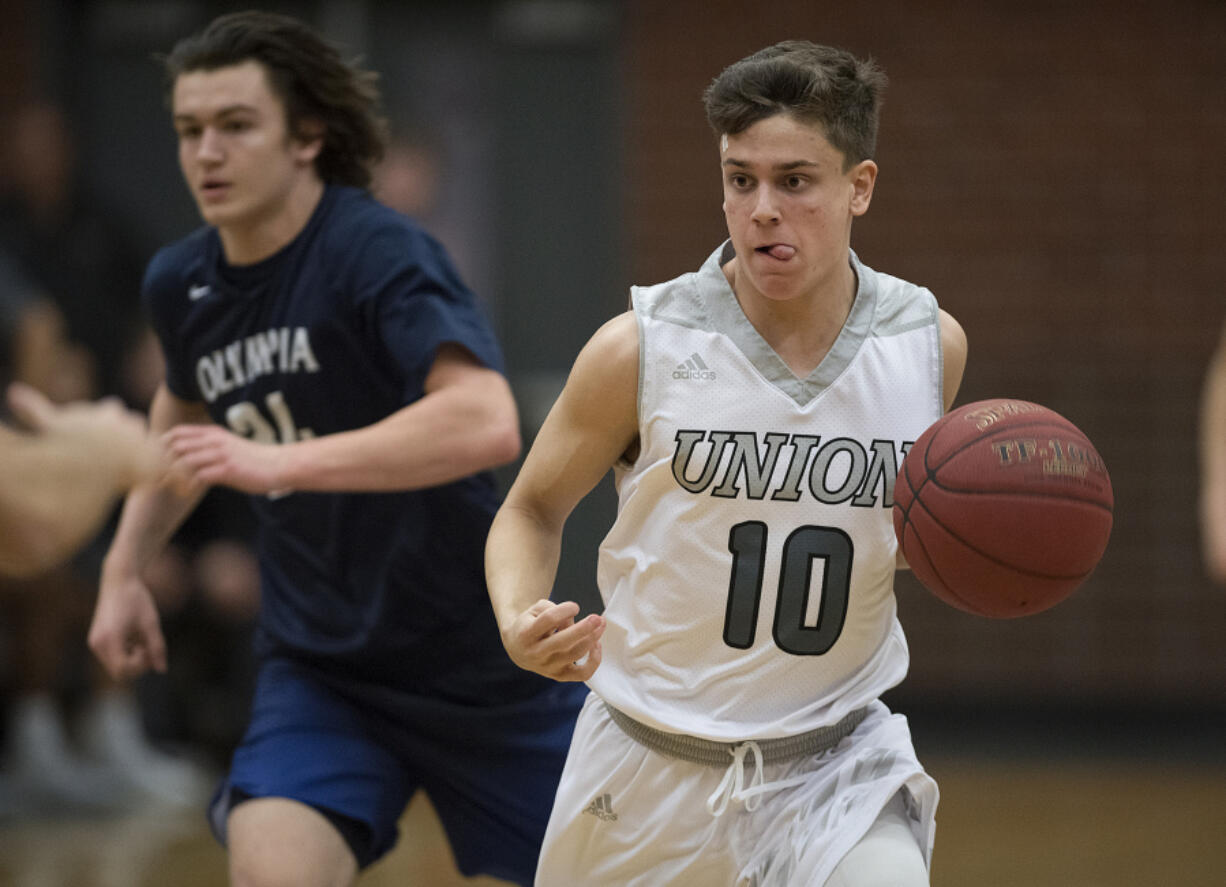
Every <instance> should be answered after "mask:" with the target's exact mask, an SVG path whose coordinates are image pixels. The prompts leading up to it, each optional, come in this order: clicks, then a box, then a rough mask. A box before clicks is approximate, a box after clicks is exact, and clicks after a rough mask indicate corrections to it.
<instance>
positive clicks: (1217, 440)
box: [1200, 328, 1226, 584]
mask: <svg viewBox="0 0 1226 887" xmlns="http://www.w3.org/2000/svg"><path fill="white" fill-rule="evenodd" d="M1200 469H1201V488H1200V518H1201V542H1202V546H1203V549H1204V555H1205V569H1206V570H1207V571H1208V573H1209V575H1210V576H1211V577H1212V578H1213V579H1214V581H1216V582H1219V583H1222V584H1226V328H1224V329H1223V331H1222V340H1221V341H1220V342H1219V343H1218V347H1217V350H1216V351H1215V352H1214V354H1213V357H1212V359H1211V360H1210V362H1209V369H1208V372H1207V373H1206V375H1205V384H1204V389H1203V391H1202V393H1201V408H1200Z"/></svg>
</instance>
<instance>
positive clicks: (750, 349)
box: [696, 240, 877, 407]
mask: <svg viewBox="0 0 1226 887" xmlns="http://www.w3.org/2000/svg"><path fill="white" fill-rule="evenodd" d="M735 255H736V253H735V251H734V250H733V248H732V241H731V240H728V241H725V242H724V243H723V244H722V245H721V246H720V247H719V249H717V250H715V252H713V253H712V254H711V256H710V257H709V258H708V259H707V260H706V262H704V263H703V265H702V267H701V268H700V269H699V270H698V272H697V281H696V282H697V284H698V289H699V292H700V293H701V294H702V296H701V299H702V301H703V302H704V303H705V308H706V313H707V321H708V323H709V324H710V327H711V329H712V330H713V331H715V332H718V333H721V334H723V335H725V336H727V337H728V338H729V339H730V340H731V341H732V343H733V344H734V345H736V347H737V349H738V350H740V352H741V353H742V354H744V355H745V358H746V359H747V360H748V361H749V362H750V363H751V364H753V366H754V368H755V369H757V371H758V372H759V373H761V374H762V376H763V378H765V379H766V380H767V381H768V382H770V383H771V384H772V385H774V386H775V387H776V388H778V389H779V390H780V391H782V392H783V393H784V394H786V395H787V396H788V397H790V398H791V399H792V400H794V401H795V402H796V403H797V404H798V405H799V406H802V407H803V406H805V405H806V404H808V403H809V402H811V401H812V400H813V398H815V397H817V396H818V395H819V394H821V393H822V392H823V391H825V390H826V389H827V388H829V387H830V385H831V384H833V383H834V380H835V379H837V378H838V377H839V376H840V375H841V374H842V372H843V370H845V369H846V368H847V366H848V365H849V364H850V363H851V361H852V359H853V358H854V357H855V356H856V353H857V352H858V351H859V350H860V346H861V345H862V344H863V343H864V340H865V339H866V338H868V335H869V330H870V329H871V327H872V320H873V312H874V310H875V306H876V295H877V294H876V291H875V288H874V287H873V285H872V283H871V275H870V274H867V273H865V268H864V266H863V265H862V264H861V263H860V260H859V258H857V256H856V254H855V252H854V251H853V252H851V253H850V261H851V267H852V270H853V271H854V272H855V274H856V298H855V301H854V302H853V303H852V306H851V311H850V313H849V314H848V315H847V320H846V321H844V323H843V328H842V329H841V330H840V331H839V334H838V336H837V337H836V338H835V340H834V344H833V345H831V346H830V350H829V351H828V352H826V356H825V357H824V358H822V362H821V363H819V364H818V365H817V366H816V367H814V369H813V371H812V372H811V373H809V375H808V376H805V377H804V378H800V377H798V376H797V375H796V374H795V373H793V372H792V369H791V368H790V367H789V366H788V365H787V363H785V362H784V360H783V358H781V357H780V356H779V355H778V353H776V351H775V349H774V348H772V347H771V346H770V344H769V343H768V342H767V341H766V340H765V339H764V338H762V335H761V333H759V332H758V331H757V329H756V328H755V327H754V325H753V324H752V323H750V321H749V318H748V317H746V316H745V311H744V309H742V308H741V303H740V302H739V301H737V298H736V294H735V293H733V291H732V286H731V284H729V283H728V278H727V277H725V276H724V270H723V266H724V265H725V264H727V263H728V262H729V261H730V260H731V259H732V258H733V256H735Z"/></svg>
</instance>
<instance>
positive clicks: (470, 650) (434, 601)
mask: <svg viewBox="0 0 1226 887" xmlns="http://www.w3.org/2000/svg"><path fill="white" fill-rule="evenodd" d="M144 298H145V301H146V306H147V308H148V310H149V314H150V317H151V319H152V322H153V325H154V328H155V329H156V331H157V334H158V337H159V338H160V339H161V342H162V346H163V349H164V351H165V354H166V364H167V366H166V383H167V386H168V387H169V389H170V391H171V392H172V393H173V394H174V395H176V396H177V397H179V398H182V399H184V400H188V401H200V402H203V403H204V404H205V405H206V406H207V408H208V411H209V414H210V415H211V416H212V418H213V420H214V421H215V422H217V423H219V424H221V425H224V426H227V427H228V428H230V429H231V430H233V431H235V432H237V433H239V434H242V435H244V436H247V437H251V438H254V439H256V440H260V441H266V442H270V443H288V442H290V441H294V440H302V439H305V438H308V437H311V436H319V435H325V434H333V433H335V432H339V431H346V430H350V429H355V428H361V427H364V426H367V425H370V424H372V423H374V422H377V421H378V420H380V419H382V418H384V417H385V416H387V415H389V414H390V413H392V412H394V411H396V410H398V409H400V408H401V407H403V406H406V405H408V404H411V403H412V402H413V401H415V400H417V399H418V398H420V397H421V396H422V394H423V387H424V384H425V379H426V375H427V373H428V372H429V370H430V367H431V365H432V362H433V360H434V357H435V354H436V352H437V350H438V348H439V347H440V346H441V345H443V344H446V343H456V344H459V345H462V346H463V347H464V348H466V349H467V350H468V351H470V352H471V353H472V354H473V355H474V356H475V357H476V359H477V360H478V361H480V362H481V363H482V364H483V365H485V366H487V367H491V368H494V369H498V370H501V369H502V355H501V352H500V349H499V347H498V344H497V342H496V340H495V338H494V336H493V333H492V332H491V330H490V327H489V324H488V322H487V320H486V318H485V317H484V315H483V313H482V311H481V308H480V306H479V304H478V303H477V301H476V299H475V298H474V296H473V294H472V293H471V292H469V290H468V289H467V287H465V285H464V284H463V283H462V282H461V280H460V278H459V276H458V274H457V273H456V271H455V270H454V268H453V267H452V264H451V262H450V260H449V259H448V257H447V255H446V254H445V252H444V251H443V249H442V247H441V246H440V245H439V244H438V243H437V242H436V241H435V240H434V239H433V238H431V237H430V236H429V235H428V234H426V233H425V232H424V231H423V230H421V229H420V228H419V227H418V226H417V225H416V224H415V223H414V222H412V221H411V220H409V219H407V218H405V217H404V216H402V215H400V214H398V213H396V212H393V211H392V210H390V209H388V208H386V207H384V206H382V205H381V204H379V203H377V202H376V201H375V200H374V199H372V198H371V197H370V196H369V195H368V194H366V193H365V192H364V191H360V190H357V189H353V188H343V187H335V186H330V187H328V188H327V189H326V190H325V192H324V196H323V198H322V200H321V201H320V203H319V206H318V207H317V208H316V210H315V212H314V213H313V215H312V217H311V219H310V221H309V222H308V224H307V225H306V227H305V228H304V229H303V230H302V232H301V233H300V234H299V235H298V236H297V237H296V238H295V239H294V240H293V241H292V242H291V243H289V244H288V245H287V246H286V247H284V248H283V249H282V250H280V251H279V252H278V253H276V254H275V255H273V256H271V257H269V258H267V259H265V260H263V261H261V262H259V263H257V264H255V265H247V266H241V267H240V266H231V265H229V264H228V263H227V262H226V260H225V257H224V254H223V252H222V249H221V244H220V240H219V238H218V235H217V232H216V230H215V229H213V228H208V227H206V228H202V229H200V230H197V231H196V232H194V233H193V234H191V235H189V236H188V237H186V238H184V239H183V240H180V241H178V242H177V243H174V244H172V245H170V246H168V247H166V248H164V249H162V250H161V251H160V252H159V253H158V254H157V255H156V256H154V258H153V260H152V261H151V262H150V265H149V268H148V271H147V272H146V276H145V284H144ZM250 498H251V500H252V505H253V507H254V509H255V511H256V514H257V516H258V518H259V527H260V529H259V536H258V540H257V550H258V553H259V559H260V569H261V582H262V594H263V600H262V605H261V614H260V625H259V633H258V640H257V644H258V649H259V652H260V653H261V654H263V655H270V654H277V655H288V656H292V657H294V658H295V659H298V660H301V661H304V662H307V663H309V664H311V665H313V666H315V667H316V668H318V669H322V670H324V671H326V672H327V673H329V674H331V675H332V676H333V677H334V678H339V679H342V680H357V681H361V682H371V683H376V684H384V685H392V686H395V687H397V688H401V689H409V690H414V691H416V690H422V691H427V692H442V693H446V694H450V695H453V696H456V697H459V698H465V697H470V696H471V697H472V698H488V697H490V696H491V695H495V694H496V695H498V696H499V697H500V698H503V699H505V698H506V695H507V694H508V693H511V694H513V695H518V692H517V691H519V690H523V691H524V692H532V691H534V690H536V689H539V688H540V685H539V684H538V683H537V681H536V680H534V678H535V676H531V675H528V674H527V673H526V672H521V671H519V670H518V669H516V668H515V667H514V666H513V665H511V663H510V661H509V659H507V657H506V655H505V653H504V651H503V649H502V645H501V643H500V641H499V637H498V632H497V628H496V625H495V622H494V617H493V612H492V607H491V606H490V602H489V598H488V596H487V592H486V589H485V580H484V568H483V561H484V546H485V537H486V533H487V531H488V529H489V524H490V521H491V520H492V518H493V515H494V512H495V511H496V509H497V506H498V496H497V492H496V488H495V485H494V481H493V478H492V477H491V476H490V475H489V474H488V473H486V474H480V475H477V476H473V477H469V478H466V479H463V480H460V481H457V482H454V483H450V484H447V485H444V486H440V487H435V488H432V489H426V490H419V491H412V492H396V493H352V494H350V493H344V494H340V493H302V492H290V493H288V494H285V495H280V496H275V495H274V496H252V497H250ZM541 680H543V679H541Z"/></svg>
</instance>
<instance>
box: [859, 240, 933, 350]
mask: <svg viewBox="0 0 1226 887" xmlns="http://www.w3.org/2000/svg"><path fill="white" fill-rule="evenodd" d="M852 265H853V267H854V268H855V270H856V276H857V278H858V279H859V282H860V283H859V288H860V293H861V294H863V295H866V296H867V297H869V298H871V299H872V300H873V320H872V328H873V333H874V334H876V335H884V336H888V335H892V334H895V333H900V332H905V331H907V330H910V329H914V328H916V327H919V326H925V325H929V324H936V323H937V318H938V307H937V300H936V296H935V295H933V293H932V290H930V289H928V288H927V287H925V286H920V285H919V284H916V283H912V282H911V281H909V280H904V279H903V278H901V277H896V276H894V275H893V274H887V273H885V272H884V271H877V270H875V269H873V268H870V267H869V266H868V265H866V264H864V263H863V262H862V261H860V259H859V257H858V256H856V254H855V253H852Z"/></svg>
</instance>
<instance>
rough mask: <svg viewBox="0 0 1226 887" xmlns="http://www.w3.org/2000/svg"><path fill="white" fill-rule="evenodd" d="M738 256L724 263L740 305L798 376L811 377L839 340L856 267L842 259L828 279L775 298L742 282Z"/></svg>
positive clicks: (852, 296)
mask: <svg viewBox="0 0 1226 887" xmlns="http://www.w3.org/2000/svg"><path fill="white" fill-rule="evenodd" d="M735 261H736V260H735V259H734V260H733V262H730V263H729V266H728V267H727V268H726V269H725V271H726V272H728V273H729V282H730V283H731V284H732V289H733V292H734V293H735V294H736V297H737V301H738V302H740V304H741V310H742V311H744V312H745V316H746V318H748V320H749V322H750V323H751V324H753V327H754V329H756V330H757V331H758V334H759V335H760V336H762V338H763V339H765V340H766V343H767V344H768V345H770V346H771V348H772V349H773V350H774V352H775V353H776V354H777V355H779V358H780V359H781V360H782V361H783V362H784V363H786V364H787V365H788V368H789V369H791V371H792V372H793V373H794V374H795V375H796V377H797V378H801V379H803V378H806V377H807V376H808V375H809V374H810V373H811V372H813V370H814V369H816V368H817V366H818V364H820V363H821V362H822V360H823V359H824V358H825V356H826V354H827V353H828V352H829V351H830V348H831V346H833V345H834V341H835V339H837V338H838V336H839V333H840V332H841V331H842V329H843V325H844V324H845V323H846V322H847V316H848V315H849V314H850V313H851V306H852V303H854V302H855V299H856V286H857V280H856V273H855V271H853V270H852V268H851V265H850V263H846V262H844V263H840V264H839V265H838V266H837V267H836V268H835V269H834V270H833V272H832V273H831V274H830V275H829V276H828V277H827V278H825V279H821V280H819V281H818V282H817V283H816V284H815V285H814V286H813V287H811V288H810V289H809V290H808V291H807V292H805V293H803V294H800V295H798V296H796V297H795V298H792V299H771V298H767V297H766V296H764V295H762V294H761V293H759V292H757V291H756V290H755V289H754V288H753V287H752V286H750V285H747V284H743V285H740V286H738V281H737V279H736V277H737V274H736V266H735Z"/></svg>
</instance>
